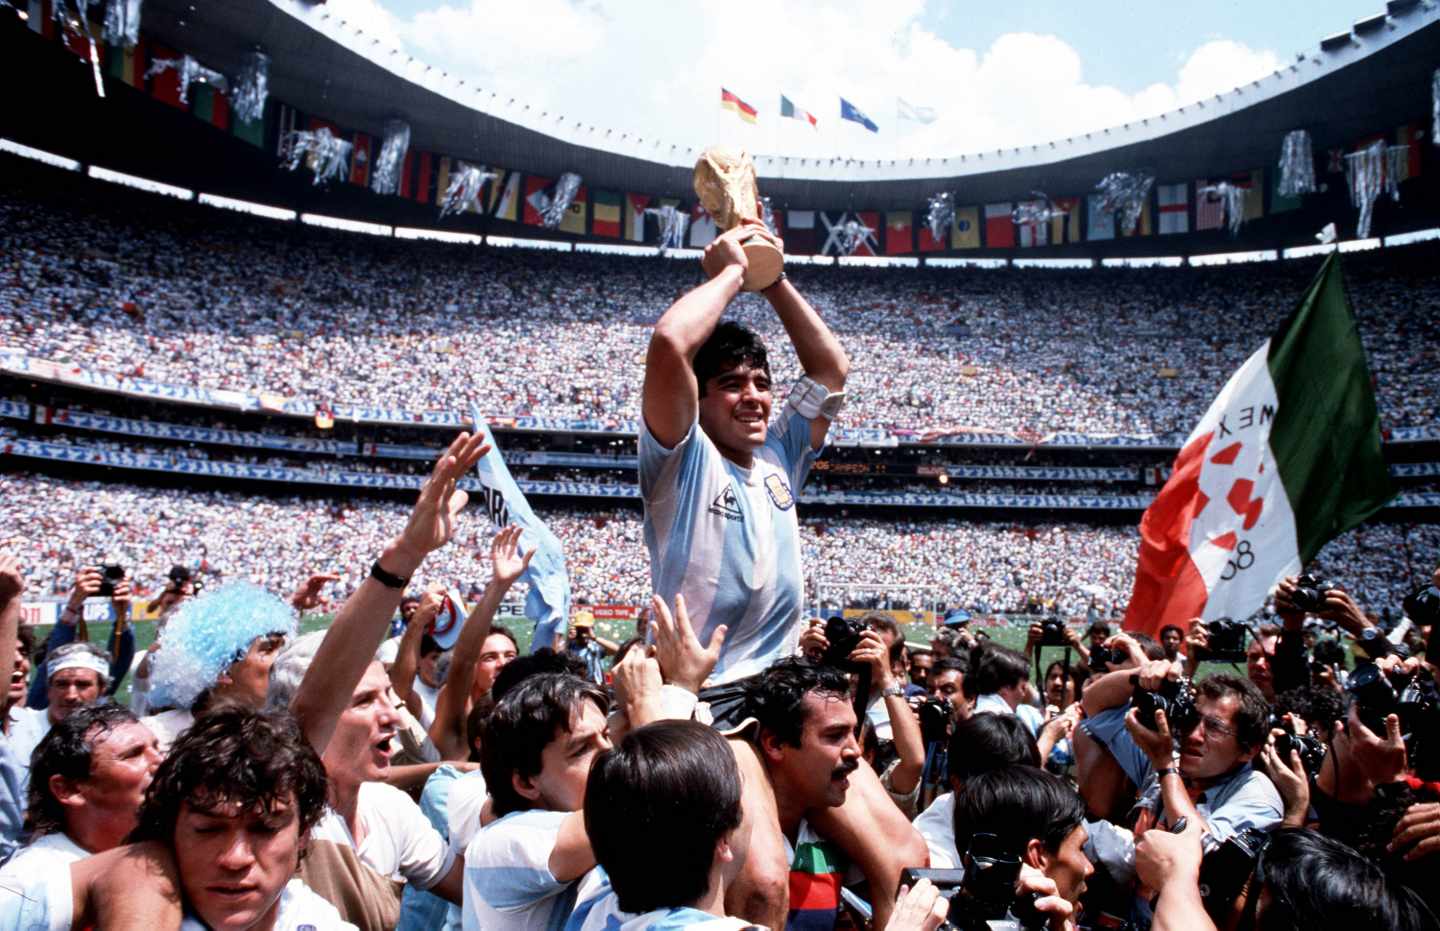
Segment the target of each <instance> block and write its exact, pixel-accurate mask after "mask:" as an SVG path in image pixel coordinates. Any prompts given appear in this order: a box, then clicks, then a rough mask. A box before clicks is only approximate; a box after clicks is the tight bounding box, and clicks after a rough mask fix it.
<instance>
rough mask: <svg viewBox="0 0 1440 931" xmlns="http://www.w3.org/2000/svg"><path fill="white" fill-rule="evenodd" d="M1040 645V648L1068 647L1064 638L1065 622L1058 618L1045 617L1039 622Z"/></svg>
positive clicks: (1067, 639)
mask: <svg viewBox="0 0 1440 931" xmlns="http://www.w3.org/2000/svg"><path fill="white" fill-rule="evenodd" d="M1040 645H1041V646H1042V647H1064V646H1069V645H1070V639H1069V638H1068V637H1066V636H1065V622H1064V621H1062V620H1060V619H1059V618H1058V617H1047V618H1046V619H1045V620H1043V621H1041V622H1040Z"/></svg>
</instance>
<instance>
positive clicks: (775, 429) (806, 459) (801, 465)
mask: <svg viewBox="0 0 1440 931" xmlns="http://www.w3.org/2000/svg"><path fill="white" fill-rule="evenodd" d="M765 445H766V446H769V447H770V448H772V449H774V450H775V452H776V454H777V455H778V456H779V457H780V461H781V462H782V463H784V464H785V477H786V478H788V479H790V487H791V488H792V489H794V491H795V493H796V494H797V495H798V494H799V493H800V486H801V485H804V484H805V479H806V477H807V476H809V474H810V467H811V466H812V465H814V464H815V457H816V456H818V455H819V452H818V451H817V450H815V449H812V448H811V447H810V421H809V420H806V419H805V418H804V417H803V416H801V415H800V413H799V412H798V411H793V410H791V409H790V408H788V407H786V408H782V409H781V411H780V417H779V418H777V419H776V420H775V422H774V423H772V424H770V427H769V429H768V430H766V436H765ZM822 449H823V447H822Z"/></svg>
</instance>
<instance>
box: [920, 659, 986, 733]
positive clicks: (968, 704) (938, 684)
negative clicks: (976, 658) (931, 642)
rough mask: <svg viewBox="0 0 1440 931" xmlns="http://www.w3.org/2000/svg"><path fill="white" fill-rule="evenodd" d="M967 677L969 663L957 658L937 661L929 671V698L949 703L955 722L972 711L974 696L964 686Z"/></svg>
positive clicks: (964, 717) (968, 715) (966, 716)
mask: <svg viewBox="0 0 1440 931" xmlns="http://www.w3.org/2000/svg"><path fill="white" fill-rule="evenodd" d="M969 675H970V663H969V662H967V661H966V660H963V659H959V658H957V657H947V658H943V659H937V660H935V665H934V667H933V668H931V670H930V697H931V698H938V699H940V700H941V701H944V702H947V703H949V705H950V708H951V710H952V712H953V716H954V718H955V720H956V721H963V720H965V719H966V718H968V717H970V715H971V713H972V712H973V710H974V704H975V699H974V695H973V693H972V692H971V691H970V689H969V688H967V687H966V684H965V683H966V679H968V678H969Z"/></svg>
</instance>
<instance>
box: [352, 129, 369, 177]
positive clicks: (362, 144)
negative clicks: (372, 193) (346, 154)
mask: <svg viewBox="0 0 1440 931" xmlns="http://www.w3.org/2000/svg"><path fill="white" fill-rule="evenodd" d="M373 141H374V140H373V139H372V138H371V137H370V135H369V134H368V133H355V134H354V136H352V137H351V139H350V142H351V145H352V146H353V148H351V150H350V183H351V184H358V185H360V186H361V187H365V186H366V185H368V184H369V183H370V160H371V158H372V157H373V155H374V153H373V152H372V150H371V146H372V143H373Z"/></svg>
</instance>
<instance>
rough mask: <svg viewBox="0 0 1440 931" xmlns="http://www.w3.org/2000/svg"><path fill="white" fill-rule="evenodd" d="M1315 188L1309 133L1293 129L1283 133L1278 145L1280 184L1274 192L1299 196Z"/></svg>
mask: <svg viewBox="0 0 1440 931" xmlns="http://www.w3.org/2000/svg"><path fill="white" fill-rule="evenodd" d="M1314 190H1315V156H1314V154H1313V153H1312V152H1311V150H1310V133H1309V131H1308V130H1304V129H1294V130H1291V131H1290V132H1288V133H1286V134H1285V142H1284V144H1282V145H1281V146H1280V184H1279V186H1278V187H1277V188H1276V193H1277V194H1279V195H1280V196H1282V197H1299V196H1300V195H1301V194H1309V193H1311V192H1312V191H1314Z"/></svg>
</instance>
